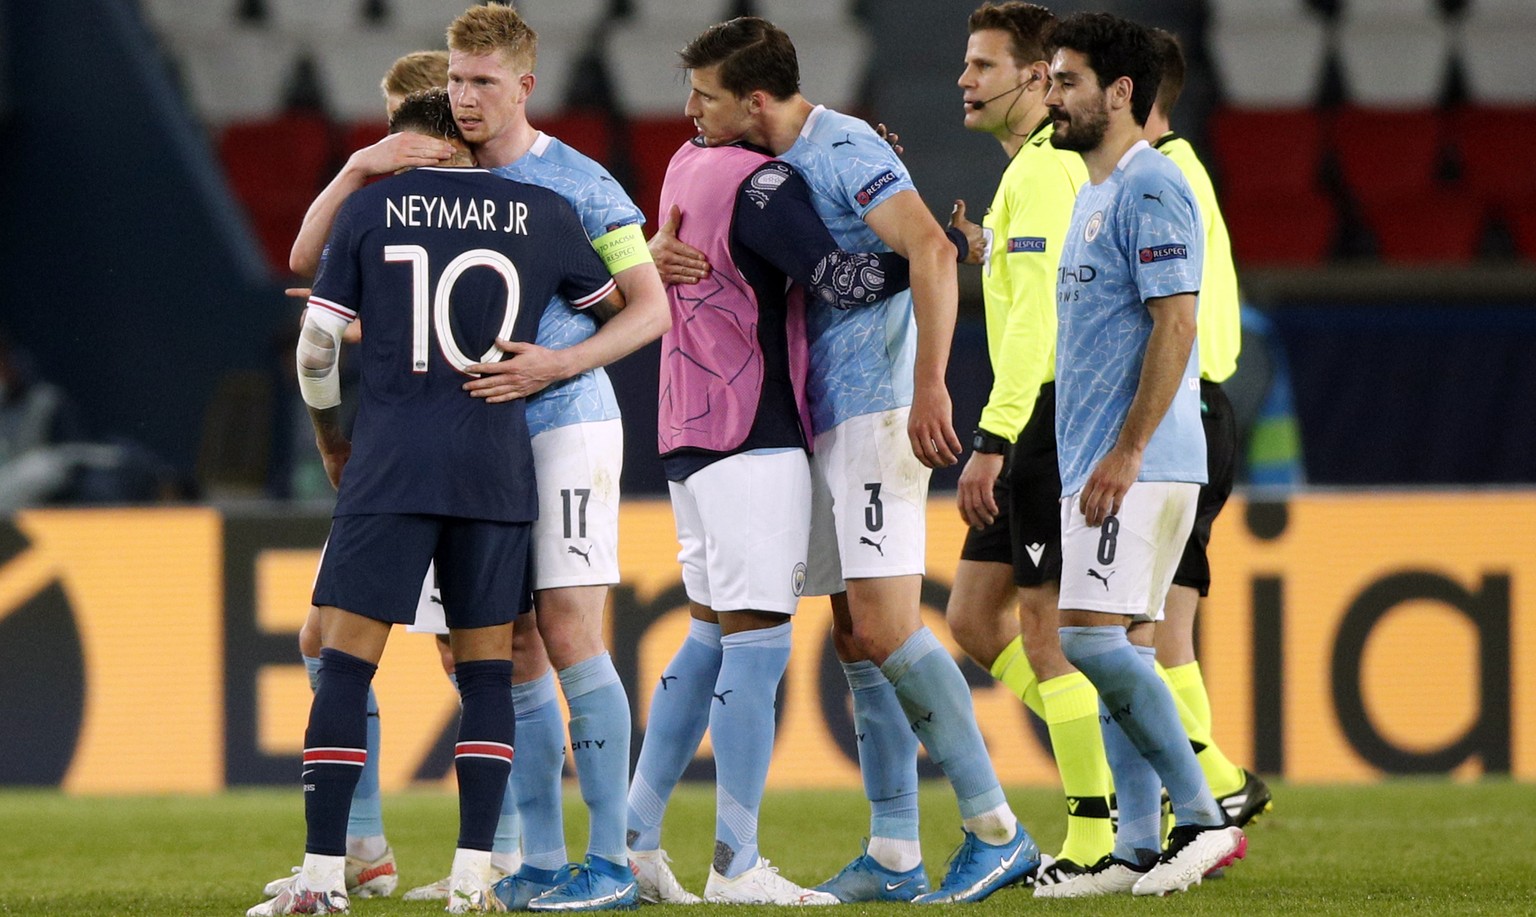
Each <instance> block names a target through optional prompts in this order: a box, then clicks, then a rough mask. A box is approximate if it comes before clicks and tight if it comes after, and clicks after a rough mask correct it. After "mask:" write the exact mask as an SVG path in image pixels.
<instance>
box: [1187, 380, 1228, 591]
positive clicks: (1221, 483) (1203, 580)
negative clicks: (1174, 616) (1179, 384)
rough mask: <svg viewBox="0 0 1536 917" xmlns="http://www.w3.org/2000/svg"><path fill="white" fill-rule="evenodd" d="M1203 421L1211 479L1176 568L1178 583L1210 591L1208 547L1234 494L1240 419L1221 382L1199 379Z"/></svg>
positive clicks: (1196, 502)
mask: <svg viewBox="0 0 1536 917" xmlns="http://www.w3.org/2000/svg"><path fill="white" fill-rule="evenodd" d="M1200 423H1201V426H1203V427H1205V461H1206V473H1207V474H1208V475H1209V476H1210V481H1209V483H1207V484H1204V485H1202V486H1201V488H1200V496H1199V497H1198V498H1197V499H1196V501H1195V525H1194V528H1192V529H1191V530H1190V532H1189V542H1188V543H1187V544H1185V545H1184V556H1183V557H1182V558H1180V559H1179V566H1178V569H1176V570H1174V571H1173V584H1174V585H1175V586H1188V587H1190V588H1191V589H1198V590H1200V594H1201V595H1202V596H1203V595H1209V594H1210V591H1211V561H1210V558H1208V557H1207V556H1206V547H1207V546H1208V545H1209V544H1210V543H1211V524H1212V523H1214V522H1215V521H1216V517H1217V515H1219V514H1220V513H1221V508H1222V507H1223V506H1226V505H1227V498H1228V497H1230V496H1231V495H1232V480H1233V478H1234V477H1236V475H1237V422H1236V420H1235V419H1234V418H1233V416H1232V402H1230V401H1228V400H1227V393H1226V392H1223V391H1222V390H1221V384H1220V383H1217V382H1211V381H1210V380H1208V379H1201V380H1200Z"/></svg>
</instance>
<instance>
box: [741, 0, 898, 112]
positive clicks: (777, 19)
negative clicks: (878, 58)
mask: <svg viewBox="0 0 1536 917" xmlns="http://www.w3.org/2000/svg"><path fill="white" fill-rule="evenodd" d="M755 6H756V10H757V14H758V15H759V16H762V17H763V18H764V19H767V20H769V21H770V22H772V23H773V24H774V25H776V26H778V27H779V28H781V29H783V30H784V32H785V33H786V34H788V35H789V37H790V40H792V41H793V42H794V43H795V50H796V56H797V57H798V58H799V60H800V91H801V92H802V93H803V94H804V95H805V97H806V98H807V99H810V100H811V101H812V102H815V103H817V104H819V105H825V106H827V107H828V108H835V109H837V110H838V111H844V112H846V111H849V110H850V109H853V108H855V107H857V105H858V103H859V101H860V90H861V88H862V84H863V81H864V72H865V70H866V68H867V66H868V63H869V54H870V41H869V36H868V35H867V34H866V33H865V31H864V29H863V27H862V26H861V25H859V23H858V22H856V21H855V20H854V18H853V11H852V8H851V7H850V6H849V4H848V3H846V2H834V0H821V2H816V3H807V2H805V0H756V4H755Z"/></svg>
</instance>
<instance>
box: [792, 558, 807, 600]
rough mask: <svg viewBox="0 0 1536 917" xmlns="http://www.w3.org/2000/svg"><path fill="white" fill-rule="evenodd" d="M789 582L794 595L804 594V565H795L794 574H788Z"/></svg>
mask: <svg viewBox="0 0 1536 917" xmlns="http://www.w3.org/2000/svg"><path fill="white" fill-rule="evenodd" d="M790 582H791V583H792V584H793V585H794V587H795V595H800V594H801V593H803V592H805V564H804V563H803V562H802V563H798V564H795V572H794V573H791V574H790Z"/></svg>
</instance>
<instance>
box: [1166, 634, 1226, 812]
mask: <svg viewBox="0 0 1536 917" xmlns="http://www.w3.org/2000/svg"><path fill="white" fill-rule="evenodd" d="M1157 672H1158V674H1159V675H1161V676H1162V677H1163V681H1165V682H1166V683H1167V684H1168V689H1169V690H1170V691H1172V692H1173V700H1174V705H1175V706H1177V707H1178V708H1179V721H1180V722H1182V723H1183V724H1184V731H1185V732H1187V733H1189V741H1190V743H1191V744H1193V745H1194V747H1195V757H1196V758H1198V759H1199V761H1200V769H1201V770H1202V771H1204V772H1205V782H1206V783H1208V784H1210V787H1211V794H1212V795H1214V796H1215V797H1216V798H1217V799H1218V800H1219V799H1221V797H1223V796H1230V795H1231V794H1233V793H1236V792H1237V791H1238V790H1241V789H1242V788H1243V780H1244V775H1243V769H1242V768H1240V767H1238V766H1237V765H1236V764H1233V763H1232V762H1231V761H1230V760H1228V759H1227V756H1226V755H1224V754H1222V751H1221V749H1220V748H1219V747H1217V745H1216V741H1215V740H1214V739H1213V738H1211V700H1210V697H1209V695H1207V694H1206V691H1205V679H1204V678H1202V677H1201V675H1200V663H1198V662H1190V663H1186V664H1185V665H1179V666H1174V667H1173V668H1171V669H1165V668H1163V667H1162V666H1161V665H1159V666H1158V667H1157Z"/></svg>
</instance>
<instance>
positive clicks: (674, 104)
mask: <svg viewBox="0 0 1536 917" xmlns="http://www.w3.org/2000/svg"><path fill="white" fill-rule="evenodd" d="M725 12H727V7H726V4H725V3H723V2H721V0H712V2H709V3H699V4H691V3H690V4H681V3H679V4H672V3H668V2H664V0H650V2H646V3H641V4H639V8H638V10H637V12H636V15H634V16H632V17H630V18H629V19H626V20H621V21H619V22H617V23H614V24H613V25H612V26H610V27H609V29H608V37H607V63H608V68H609V73H610V74H611V75H612V77H613V87H614V93H615V95H616V96H617V98H616V99H615V101H616V102H617V103H618V105H619V108H620V109H621V110H622V111H623V112H624V113H625V114H626V115H628V116H630V117H632V118H640V119H647V118H657V117H663V116H665V117H668V118H672V119H676V118H678V117H681V116H682V113H683V106H684V105H685V104H687V101H688V75H687V73H685V72H684V71H683V70H682V69H681V68H680V67H678V59H677V52H678V51H680V50H682V47H683V46H684V45H686V44H687V43H688V42H689V40H691V39H692V38H693V37H694V36H695V35H697V34H699V32H701V31H703V30H704V28H705V27H707V26H709V25H711V24H713V23H715V22H719V21H720V14H722V13H725ZM668 155H670V153H669V154H668Z"/></svg>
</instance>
